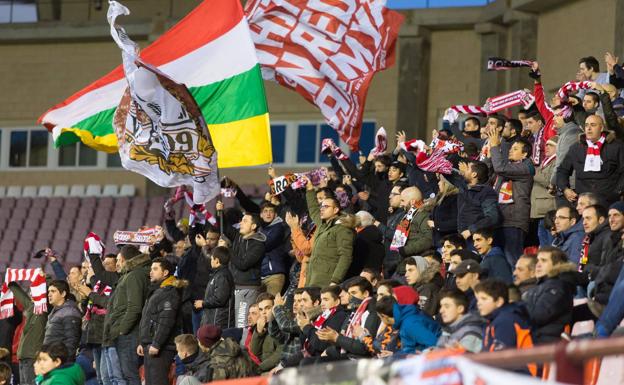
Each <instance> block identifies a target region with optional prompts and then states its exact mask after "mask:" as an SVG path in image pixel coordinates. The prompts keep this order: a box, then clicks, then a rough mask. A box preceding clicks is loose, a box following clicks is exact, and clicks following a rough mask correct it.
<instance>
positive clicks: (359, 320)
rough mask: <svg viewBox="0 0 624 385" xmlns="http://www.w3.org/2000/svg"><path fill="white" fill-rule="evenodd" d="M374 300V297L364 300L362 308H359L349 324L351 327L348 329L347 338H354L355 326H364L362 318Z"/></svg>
mask: <svg viewBox="0 0 624 385" xmlns="http://www.w3.org/2000/svg"><path fill="white" fill-rule="evenodd" d="M372 299H373V298H372V297H367V298H364V301H362V303H361V304H360V306H358V308H357V310H356V311H355V312H354V313H353V316H352V317H351V321H350V322H349V326H348V327H347V332H346V333H345V336H347V337H349V338H352V337H353V327H354V326H355V325H360V326H362V327H363V325H362V317H363V316H364V314H365V313H366V310H367V308H368V303H369V302H370V301H371V300H372Z"/></svg>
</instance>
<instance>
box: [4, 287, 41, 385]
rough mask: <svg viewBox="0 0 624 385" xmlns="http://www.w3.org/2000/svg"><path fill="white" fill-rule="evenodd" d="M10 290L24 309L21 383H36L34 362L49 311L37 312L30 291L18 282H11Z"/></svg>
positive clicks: (20, 358)
mask: <svg viewBox="0 0 624 385" xmlns="http://www.w3.org/2000/svg"><path fill="white" fill-rule="evenodd" d="M8 287H9V290H11V291H12V292H13V295H14V296H15V300H16V301H17V302H19V303H20V304H21V305H22V307H23V308H24V310H23V316H24V318H25V319H26V320H25V321H24V327H23V328H22V331H21V334H20V336H19V342H20V343H19V347H18V348H17V359H18V360H19V376H20V378H19V383H20V384H23V385H35V377H36V375H35V368H34V366H33V365H34V363H35V359H36V358H37V352H38V351H39V350H40V349H41V345H42V344H43V336H44V335H45V327H46V322H47V320H48V313H45V312H44V313H42V314H35V313H34V309H35V304H34V302H33V300H32V298H31V296H30V295H28V293H26V292H25V291H24V289H22V287H21V286H20V285H19V284H18V283H17V282H9V284H8Z"/></svg>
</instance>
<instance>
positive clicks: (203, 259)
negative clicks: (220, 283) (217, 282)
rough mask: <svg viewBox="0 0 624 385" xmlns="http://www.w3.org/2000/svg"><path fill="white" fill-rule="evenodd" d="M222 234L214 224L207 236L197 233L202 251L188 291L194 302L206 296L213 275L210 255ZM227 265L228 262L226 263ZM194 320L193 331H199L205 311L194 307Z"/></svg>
mask: <svg viewBox="0 0 624 385" xmlns="http://www.w3.org/2000/svg"><path fill="white" fill-rule="evenodd" d="M220 236H221V234H220V233H219V230H218V229H217V228H215V227H213V226H207V230H206V234H205V236H204V235H203V234H197V235H196V236H195V243H196V244H197V246H199V247H200V248H201V253H200V255H199V256H198V257H197V268H196V273H195V276H194V278H193V280H192V281H189V286H188V291H189V292H190V294H191V299H192V301H193V304H194V303H196V302H197V301H200V300H202V299H203V298H204V294H205V293H206V286H207V285H208V281H209V280H210V278H211V275H212V272H213V271H212V267H211V265H210V263H211V262H210V255H211V254H212V252H213V250H214V249H215V248H216V247H217V244H218V243H219V237H220ZM225 266H226V267H227V264H226V265H225ZM192 314H193V315H192V321H193V333H196V332H197V329H199V326H200V324H201V319H202V315H203V311H202V310H201V308H200V309H197V308H196V307H193V313H192Z"/></svg>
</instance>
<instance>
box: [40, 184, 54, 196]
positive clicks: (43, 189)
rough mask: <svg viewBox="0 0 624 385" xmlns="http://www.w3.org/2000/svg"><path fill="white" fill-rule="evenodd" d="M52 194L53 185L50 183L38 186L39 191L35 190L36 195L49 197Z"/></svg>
mask: <svg viewBox="0 0 624 385" xmlns="http://www.w3.org/2000/svg"><path fill="white" fill-rule="evenodd" d="M53 195H54V187H52V186H50V185H44V186H39V191H38V192H37V196H39V197H44V198H49V197H51V196H53Z"/></svg>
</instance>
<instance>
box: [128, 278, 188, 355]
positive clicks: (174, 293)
mask: <svg viewBox="0 0 624 385" xmlns="http://www.w3.org/2000/svg"><path fill="white" fill-rule="evenodd" d="M186 285H188V282H186V281H183V280H178V279H176V278H175V277H173V276H170V277H167V278H166V279H165V280H164V281H162V282H159V283H158V286H157V287H156V288H154V287H152V289H154V290H153V291H151V293H150V294H149V297H148V298H147V301H146V303H145V306H144V307H143V312H142V314H141V323H140V324H139V333H140V334H139V341H140V343H141V344H142V345H150V346H153V347H155V348H156V349H159V350H163V349H167V350H175V343H174V342H173V339H174V338H175V337H176V336H177V335H178V334H180V332H181V331H180V330H177V329H178V327H179V326H178V325H177V319H178V309H179V308H180V299H181V290H182V288H183V287H185V286H186Z"/></svg>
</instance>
